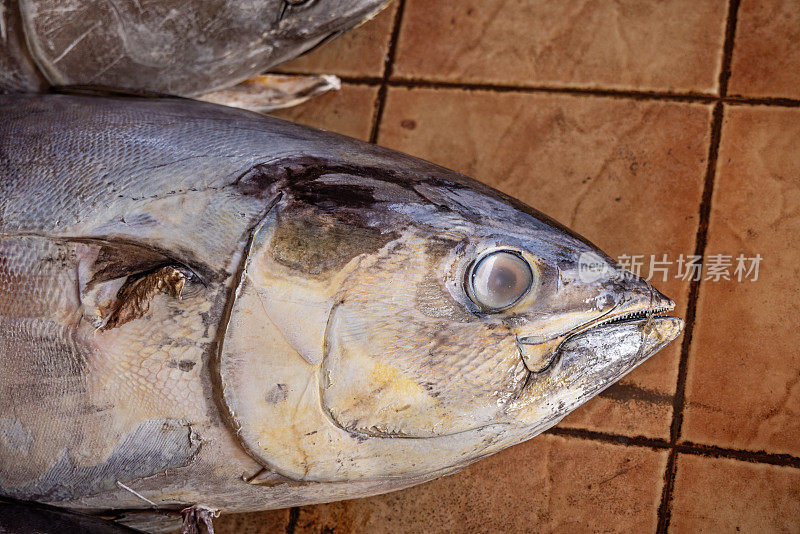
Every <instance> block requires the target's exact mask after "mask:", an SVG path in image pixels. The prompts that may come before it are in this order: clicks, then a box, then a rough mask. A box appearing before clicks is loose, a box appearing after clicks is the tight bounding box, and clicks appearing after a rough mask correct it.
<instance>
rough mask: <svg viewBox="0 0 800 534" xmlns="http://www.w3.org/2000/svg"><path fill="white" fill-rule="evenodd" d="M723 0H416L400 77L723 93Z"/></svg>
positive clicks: (408, 16)
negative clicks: (720, 76)
mask: <svg viewBox="0 0 800 534" xmlns="http://www.w3.org/2000/svg"><path fill="white" fill-rule="evenodd" d="M726 4H727V2H724V1H722V0H669V1H655V0H650V1H644V2H642V1H638V0H623V1H620V2H601V1H593V2H591V1H590V2H587V1H586V0H565V1H561V2H552V1H548V0H532V1H526V2H521V1H517V2H507V1H506V0H447V1H445V0H440V1H437V2H430V1H426V0H408V2H407V3H406V8H405V12H404V17H403V24H402V28H401V32H400V39H399V41H398V51H397V59H396V62H395V68H394V74H395V76H396V77H398V78H425V79H433V80H439V81H449V82H471V83H492V84H498V83H499V84H509V85H534V86H541V85H544V86H569V87H604V88H616V89H634V90H644V91H650V90H654V91H678V92H688V91H702V92H715V91H716V90H717V78H718V72H719V68H720V62H721V56H722V47H723V38H724V26H725V14H726Z"/></svg>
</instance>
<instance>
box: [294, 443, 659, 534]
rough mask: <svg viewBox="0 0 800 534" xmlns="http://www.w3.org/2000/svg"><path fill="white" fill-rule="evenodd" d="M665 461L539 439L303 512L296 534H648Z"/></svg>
mask: <svg viewBox="0 0 800 534" xmlns="http://www.w3.org/2000/svg"><path fill="white" fill-rule="evenodd" d="M666 456H667V452H666V451H653V450H651V449H645V448H639V447H621V446H617V445H610V444H607V443H598V442H592V441H584V440H578V439H565V438H561V437H557V436H540V437H538V438H534V439H533V440H531V441H529V442H527V443H524V444H521V445H518V446H516V447H512V448H511V449H507V450H505V451H503V452H501V453H498V454H496V455H494V456H491V457H489V458H486V459H484V460H481V461H480V462H478V463H476V464H473V465H472V466H470V467H468V468H466V469H464V471H462V472H461V473H458V474H456V475H452V476H448V477H444V478H441V479H439V480H436V481H434V482H430V483H427V484H423V485H421V486H416V487H414V488H410V489H407V490H404V491H400V492H395V493H389V494H386V495H381V496H378V497H372V498H369V499H358V500H353V501H345V502H337V503H332V504H327V505H318V506H306V507H303V508H301V509H300V516H299V518H298V521H297V528H296V530H295V532H297V533H298V534H300V533H312V532H313V533H317V532H348V533H361V532H363V533H367V532H369V533H381V532H387V533H388V532H408V533H412V532H420V533H422V532H424V533H437V532H442V533H444V532H502V531H505V532H526V531H528V532H529V531H532V530H536V531H540V532H654V531H655V526H656V522H657V517H656V513H657V508H658V503H659V498H660V495H661V486H662V478H663V472H664V467H665V465H666Z"/></svg>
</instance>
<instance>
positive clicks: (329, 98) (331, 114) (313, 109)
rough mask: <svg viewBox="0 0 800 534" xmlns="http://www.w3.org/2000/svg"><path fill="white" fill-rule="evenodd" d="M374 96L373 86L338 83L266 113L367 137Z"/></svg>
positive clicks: (360, 137) (373, 111) (370, 124)
mask: <svg viewBox="0 0 800 534" xmlns="http://www.w3.org/2000/svg"><path fill="white" fill-rule="evenodd" d="M377 96H378V89H377V88H376V87H368V86H365V85H352V84H342V88H341V89H340V90H338V91H329V92H327V93H325V94H324V95H321V96H318V97H315V98H312V99H311V100H309V101H308V102H305V103H304V104H300V105H299V106H295V107H291V108H286V109H281V110H278V111H274V112H272V113H270V115H272V116H274V117H278V118H281V119H286V120H290V121H294V122H299V123H301V124H306V125H308V126H314V127H316V128H322V129H324V130H329V131H331V132H336V133H340V134H343V135H349V136H350V137H356V138H358V139H362V140H364V141H368V140H369V136H370V132H371V131H372V118H373V116H374V114H375V99H376V98H377Z"/></svg>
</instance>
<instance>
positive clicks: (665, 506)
mask: <svg viewBox="0 0 800 534" xmlns="http://www.w3.org/2000/svg"><path fill="white" fill-rule="evenodd" d="M739 2H740V0H730V2H729V4H728V17H727V21H726V23H725V42H724V45H723V50H722V64H721V65H720V73H719V100H718V101H717V102H716V104H714V111H713V115H712V116H713V118H712V124H711V138H710V139H709V149H708V164H707V167H706V176H705V183H704V186H703V196H702V200H701V202H700V210H699V211H700V218H699V221H698V226H697V238H696V241H695V255H697V256H700V258H701V260H700V263H701V265H702V263H703V261H704V256H705V250H706V244H707V243H708V227H709V222H710V219H711V203H712V198H713V193H714V180H715V178H716V173H717V158H718V157H719V149H720V144H721V139H722V121H723V114H724V106H725V104H724V101H725V98H726V97H727V94H728V81H729V80H730V77H731V61H732V57H733V46H734V38H735V36H736V22H737V16H738V13H739ZM701 284H702V278H700V279H699V280H694V281H692V284H691V286H690V288H689V302H688V306H687V309H686V330H685V331H684V334H683V343H682V344H681V356H680V362H679V363H678V378H677V383H676V386H675V397H674V399H673V404H672V425H671V426H670V432H669V433H670V446H671V447H670V452H669V456H668V457H667V464H666V466H665V468H664V487H663V490H662V493H661V502H660V504H659V506H658V524H657V527H656V532H657V534H666V533H667V532H668V531H669V524H670V521H671V519H672V499H673V495H674V491H675V477H676V474H677V457H678V452H680V451H681V450H682V449H683V447H679V446H678V440H679V439H680V436H681V430H682V426H683V415H684V414H683V411H684V408H685V405H686V379H687V375H688V364H689V350H690V348H691V345H692V336H693V335H694V327H695V320H696V318H697V302H698V299H699V296H700V285H701Z"/></svg>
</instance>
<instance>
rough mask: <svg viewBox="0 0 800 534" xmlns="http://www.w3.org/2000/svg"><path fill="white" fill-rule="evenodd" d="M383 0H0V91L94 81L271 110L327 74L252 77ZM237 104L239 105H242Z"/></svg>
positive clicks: (317, 85) (309, 91) (331, 84)
mask: <svg viewBox="0 0 800 534" xmlns="http://www.w3.org/2000/svg"><path fill="white" fill-rule="evenodd" d="M387 2H388V0H325V1H317V0H189V1H187V0H155V1H154V0H108V1H106V0H102V1H100V0H0V92H35V91H43V90H45V89H47V88H48V87H49V86H51V85H53V86H65V85H95V86H106V87H118V88H125V89H129V90H145V91H151V92H160V93H169V94H176V95H183V96H200V95H204V94H206V93H212V92H217V91H219V90H221V89H227V88H230V87H231V86H234V85H236V84H238V83H239V82H242V81H244V80H245V79H248V78H251V80H250V81H249V83H247V84H245V85H244V86H241V87H237V88H236V89H235V90H233V91H234V92H235V94H230V93H231V90H228V91H226V92H224V93H221V94H220V93H215V94H214V95H212V96H211V97H210V98H211V99H212V100H214V101H223V102H224V103H225V102H231V103H234V104H237V105H238V106H245V107H250V108H258V109H263V110H266V109H274V108H276V107H284V106H287V105H292V104H295V103H298V102H299V101H302V100H304V99H307V98H309V97H310V96H314V95H315V94H318V93H320V92H324V90H327V89H330V88H338V79H333V78H332V77H329V76H310V77H297V76H270V77H258V76H257V75H259V74H261V73H263V72H264V71H265V70H267V69H270V68H272V67H274V66H276V65H279V64H281V63H284V62H286V61H289V60H290V59H294V58H295V57H297V56H299V55H301V54H302V53H304V52H306V51H308V50H310V49H311V48H313V47H315V46H317V45H319V44H320V43H323V42H325V41H327V40H330V39H332V38H334V37H336V36H338V35H340V34H341V33H343V32H345V31H347V30H348V29H350V28H352V27H354V26H356V25H357V24H359V23H361V22H363V21H364V20H366V19H368V18H370V17H372V16H373V15H375V13H377V12H378V11H380V9H382V8H383V7H384V6H385V5H386V3H387ZM243 100H244V102H243Z"/></svg>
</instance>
